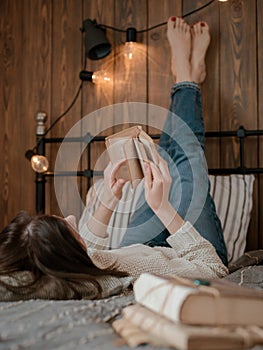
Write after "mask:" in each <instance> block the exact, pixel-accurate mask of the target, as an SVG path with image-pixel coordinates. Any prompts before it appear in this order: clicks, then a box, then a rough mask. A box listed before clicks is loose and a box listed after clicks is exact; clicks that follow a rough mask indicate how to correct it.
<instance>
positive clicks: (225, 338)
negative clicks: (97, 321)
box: [112, 304, 263, 350]
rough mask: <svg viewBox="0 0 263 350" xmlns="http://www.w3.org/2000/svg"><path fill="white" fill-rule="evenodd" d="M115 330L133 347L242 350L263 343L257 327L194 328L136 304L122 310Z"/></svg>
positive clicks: (259, 329)
mask: <svg viewBox="0 0 263 350" xmlns="http://www.w3.org/2000/svg"><path fill="white" fill-rule="evenodd" d="M112 326H113V329H114V330H115V331H116V332H117V333H118V334H119V335H120V336H121V337H122V338H123V339H124V340H125V342H126V343H127V344H128V345H129V346H132V347H135V346H138V345H142V344H146V343H148V344H151V345H154V346H162V347H164V346H165V347H168V346H169V347H174V348H176V349H178V350H234V349H237V350H241V349H246V348H249V347H252V346H254V345H259V344H263V333H262V332H263V330H262V329H261V328H259V327H255V326H243V327H240V326H217V327H215V326H193V325H185V324H183V323H181V322H172V321H169V320H168V319H166V318H165V317H162V316H160V315H158V314H156V313H155V312H153V311H151V310H149V309H147V308H145V307H143V306H141V305H140V304H135V305H131V306H127V307H125V308H124V309H123V310H122V318H121V319H118V320H116V321H114V322H113V324H112Z"/></svg>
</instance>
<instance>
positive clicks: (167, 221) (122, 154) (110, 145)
mask: <svg viewBox="0 0 263 350" xmlns="http://www.w3.org/2000/svg"><path fill="white" fill-rule="evenodd" d="M106 147H107V150H108V154H109V157H110V160H111V162H112V163H113V164H116V163H117V162H119V161H120V160H126V162H125V163H123V165H122V166H121V167H120V169H119V170H118V172H117V173H116V176H117V178H122V179H126V180H127V181H131V184H132V186H133V187H135V186H136V185H137V184H138V182H139V181H140V180H141V179H142V178H143V177H144V178H145V197H146V200H147V203H148V205H149V206H150V208H151V209H152V210H153V212H154V213H155V214H156V215H157V216H158V218H159V219H160V220H161V221H162V223H163V224H164V226H165V227H166V228H167V229H168V231H169V232H170V233H174V232H176V231H177V230H178V229H179V228H180V227H181V226H182V225H183V223H184V221H183V219H182V218H181V217H180V216H179V215H178V214H177V212H176V211H175V209H174V208H173V207H172V205H171V204H170V202H169V192H170V187H171V183H172V178H171V175H170V172H169V168H168V165H167V162H166V161H165V160H164V159H163V158H162V157H161V156H160V155H159V153H158V152H157V149H156V145H155V144H154V142H153V140H152V138H151V137H150V136H149V135H147V134H146V133H145V132H144V131H143V130H142V127H141V126H140V125H136V126H134V127H131V128H128V129H125V130H122V131H120V132H118V133H116V134H114V135H112V136H109V137H107V138H106Z"/></svg>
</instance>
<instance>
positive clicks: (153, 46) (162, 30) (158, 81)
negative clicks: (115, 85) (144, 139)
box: [148, 0, 182, 134]
mask: <svg viewBox="0 0 263 350" xmlns="http://www.w3.org/2000/svg"><path fill="white" fill-rule="evenodd" d="M148 13H149V15H148V27H153V26H155V25H157V24H160V23H164V22H167V20H168V18H169V17H171V16H180V15H181V13H182V6H181V1H174V2H171V1H163V2H160V1H153V0H152V1H150V2H149V8H148ZM173 83H174V81H173V77H172V74H171V53H170V46H169V43H168V39H167V25H162V26H161V27H158V28H155V29H153V30H151V31H149V32H148V101H149V103H150V104H153V105H157V106H160V107H163V108H165V109H168V108H169V105H170V92H171V87H172V86H173ZM160 114H161V115H163V116H164V117H165V113H162V110H160V109H159V108H154V109H152V110H151V113H150V115H149V124H150V125H152V126H155V125H158V124H159V123H160V120H159V119H160V117H161V116H160ZM162 119H163V118H162ZM149 132H150V133H151V134H154V133H159V132H160V131H158V130H155V129H154V128H149Z"/></svg>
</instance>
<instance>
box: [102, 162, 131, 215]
mask: <svg viewBox="0 0 263 350" xmlns="http://www.w3.org/2000/svg"><path fill="white" fill-rule="evenodd" d="M124 163H125V160H122V161H120V162H118V163H116V164H112V163H111V162H109V164H108V165H107V167H106V168H105V170H104V194H103V197H102V204H103V205H104V206H105V207H107V208H108V209H112V210H113V209H114V208H115V206H116V204H117V203H118V201H119V200H120V199H121V197H122V188H123V186H124V185H125V183H126V182H127V180H125V179H117V172H118V170H119V169H120V167H121V166H122V165H123V164H124Z"/></svg>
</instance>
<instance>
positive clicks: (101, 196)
mask: <svg viewBox="0 0 263 350" xmlns="http://www.w3.org/2000/svg"><path fill="white" fill-rule="evenodd" d="M123 163H124V161H121V162H119V163H117V164H114V165H113V164H112V163H109V164H108V166H107V167H106V169H105V171H104V181H103V183H101V184H100V185H99V187H98V188H96V186H93V189H92V193H91V194H89V195H88V196H87V201H88V203H87V207H86V209H85V215H84V217H83V218H82V219H81V226H80V229H79V231H80V234H81V236H82V238H83V239H84V241H85V242H86V245H87V246H89V247H94V248H97V249H105V248H107V246H108V243H109V237H108V233H107V227H108V224H109V221H110V218H111V216H112V213H113V211H114V209H115V207H116V205H117V203H118V202H119V200H120V199H121V197H122V189H123V186H124V184H125V183H126V180H124V179H117V178H116V174H117V171H118V170H119V168H120V167H121V165H122V164H123ZM89 201H91V202H92V203H90V202H89Z"/></svg>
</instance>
